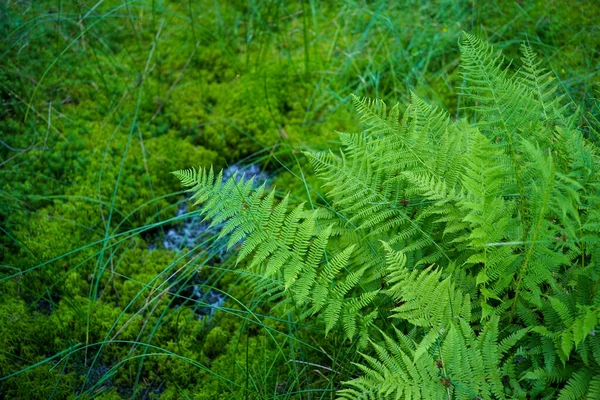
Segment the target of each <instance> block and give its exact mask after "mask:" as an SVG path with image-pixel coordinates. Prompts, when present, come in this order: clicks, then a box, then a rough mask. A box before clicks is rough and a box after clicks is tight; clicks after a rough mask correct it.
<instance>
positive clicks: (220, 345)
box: [202, 326, 230, 358]
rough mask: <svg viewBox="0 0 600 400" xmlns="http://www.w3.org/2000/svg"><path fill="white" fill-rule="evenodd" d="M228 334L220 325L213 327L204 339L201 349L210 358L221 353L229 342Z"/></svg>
mask: <svg viewBox="0 0 600 400" xmlns="http://www.w3.org/2000/svg"><path fill="white" fill-rule="evenodd" d="M229 336H230V335H228V334H227V332H226V331H225V330H223V329H222V328H221V327H218V326H217V327H214V328H213V329H211V331H210V333H209V334H208V335H207V336H206V338H205V339H204V345H203V346H202V350H203V351H204V354H206V355H207V356H208V357H210V358H215V357H216V356H218V355H220V354H222V353H223V352H224V351H225V346H226V345H227V343H228V342H229V339H230V337H229Z"/></svg>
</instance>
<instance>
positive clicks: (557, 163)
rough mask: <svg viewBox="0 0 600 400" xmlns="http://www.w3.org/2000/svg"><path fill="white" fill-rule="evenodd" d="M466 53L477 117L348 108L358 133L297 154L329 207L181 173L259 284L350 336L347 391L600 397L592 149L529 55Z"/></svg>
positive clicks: (597, 173) (597, 162)
mask: <svg viewBox="0 0 600 400" xmlns="http://www.w3.org/2000/svg"><path fill="white" fill-rule="evenodd" d="M460 48H461V54H462V61H463V62H462V65H463V70H462V71H463V72H462V73H463V75H464V81H465V86H464V87H463V88H462V91H463V95H464V96H465V98H466V104H468V105H467V111H468V113H469V116H470V117H473V118H472V119H473V120H475V121H476V122H474V123H473V122H469V121H467V120H453V119H452V118H450V116H448V115H447V113H445V112H443V111H441V110H439V109H436V108H435V107H431V106H429V105H427V104H426V103H425V102H424V101H423V100H422V99H420V98H418V97H417V96H416V95H414V94H413V95H412V96H411V104H410V105H408V107H407V108H406V111H405V112H404V113H401V108H400V106H399V105H395V106H393V107H391V108H388V107H387V106H386V104H385V103H384V102H383V101H381V100H369V99H360V98H357V97H353V102H354V106H355V108H356V110H357V112H358V114H359V116H360V120H361V123H362V124H363V125H364V127H365V128H364V130H363V131H362V132H361V133H356V134H348V133H340V143H341V149H339V150H335V151H333V150H332V151H327V152H320V153H318V152H307V153H306V155H307V157H308V158H309V160H310V162H311V165H312V166H313V168H314V171H315V174H316V175H317V177H319V178H320V179H321V181H322V182H323V188H324V190H325V192H326V196H327V198H328V200H329V201H328V203H327V205H323V206H318V205H317V206H316V207H315V208H314V209H312V210H306V209H305V208H304V206H303V204H300V205H293V204H291V200H290V198H289V197H284V198H282V199H277V198H276V196H275V192H274V191H273V190H267V188H266V187H265V186H261V187H259V188H258V189H254V188H253V184H252V181H248V182H244V181H243V180H240V181H238V180H237V179H236V177H235V176H234V177H232V178H231V179H229V180H227V181H225V182H223V181H222V176H221V175H220V174H217V175H215V174H214V173H213V171H212V170H198V171H196V170H194V169H191V170H183V171H178V172H175V175H176V176H177V177H178V178H179V179H180V180H181V182H182V184H184V185H185V186H187V187H189V188H190V191H191V192H192V193H193V196H192V199H193V200H194V201H195V204H198V205H201V211H200V212H201V213H202V215H204V217H205V218H206V219H207V220H210V221H211V224H212V225H213V226H218V227H220V229H221V231H220V234H219V237H220V238H228V248H229V249H235V250H236V251H237V253H238V258H237V261H238V265H239V266H244V268H245V271H246V272H245V275H248V276H252V277H253V280H252V282H253V283H254V284H255V285H256V290H257V291H260V290H262V291H263V292H265V293H270V294H275V295H274V297H273V296H272V297H271V300H272V301H276V302H277V303H278V304H281V305H284V307H283V309H284V312H294V313H296V315H298V316H299V317H300V318H301V319H310V320H311V322H313V323H314V322H315V321H320V323H321V324H322V327H323V330H324V332H325V333H327V334H336V335H337V334H342V335H343V336H344V337H345V338H347V339H351V340H357V344H358V348H359V349H360V350H361V351H362V353H361V354H362V357H363V360H364V362H363V363H358V364H356V368H357V371H359V373H360V376H358V377H354V379H349V380H347V382H346V383H345V385H346V386H345V389H343V390H340V391H339V392H338V396H339V397H340V398H343V399H381V398H394V399H404V398H407V399H408V398H412V399H414V398H448V399H463V398H464V399H473V398H480V399H504V398H525V397H527V396H529V397H531V398H534V397H535V398H560V399H595V398H599V397H600V375H599V374H598V371H600V335H596V331H597V329H598V321H599V319H600V311H599V310H600V291H599V286H600V269H599V267H598V266H599V263H600V211H599V210H600V158H599V157H598V154H597V149H596V148H595V147H594V145H593V144H592V143H590V142H589V141H588V140H587V139H586V138H585V137H584V136H583V134H582V133H581V132H580V131H579V130H578V129H577V121H576V118H575V116H574V115H572V114H569V110H570V108H569V105H568V104H567V103H566V101H565V99H564V98H563V97H561V96H557V94H556V93H557V89H556V87H554V86H553V82H552V80H551V79H549V78H550V77H551V75H550V73H549V72H546V71H544V70H543V69H542V68H541V65H542V64H541V62H540V61H537V59H536V56H535V54H534V52H533V50H532V49H531V48H529V47H528V46H522V52H523V60H522V62H523V66H522V68H521V69H520V70H518V71H517V72H516V73H513V72H511V69H510V68H508V67H505V66H504V65H503V59H502V57H501V56H499V55H497V53H496V51H495V50H494V49H493V47H492V46H491V45H489V44H487V43H485V42H483V41H481V40H479V39H478V38H476V37H474V36H472V35H469V34H465V35H464V39H463V41H462V43H461V46H460ZM367 344H370V346H368V347H367Z"/></svg>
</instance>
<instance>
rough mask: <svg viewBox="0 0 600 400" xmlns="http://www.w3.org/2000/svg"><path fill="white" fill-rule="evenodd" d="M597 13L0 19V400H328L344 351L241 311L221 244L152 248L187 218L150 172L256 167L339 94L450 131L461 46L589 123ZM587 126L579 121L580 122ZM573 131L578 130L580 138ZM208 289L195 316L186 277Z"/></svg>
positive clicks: (346, 356)
mask: <svg viewBox="0 0 600 400" xmlns="http://www.w3.org/2000/svg"><path fill="white" fill-rule="evenodd" d="M599 15H600V10H599V7H598V5H597V4H596V2H594V1H591V0H590V1H577V2H564V1H553V2H547V1H532V2H519V1H518V2H515V3H510V2H500V1H498V2H486V3H485V5H484V4H480V2H475V1H458V2H456V1H442V0H440V1H425V2H423V1H401V2H396V1H390V2H387V1H375V2H361V1H358V2H354V1H345V2H333V3H332V2H321V3H320V2H313V1H310V2H283V1H269V2H267V1H264V2H263V1H247V2H245V1H234V2H224V1H202V2H196V1H190V2H185V1H154V0H153V1H150V0H140V1H125V2H123V1H117V0H110V1H109V0H107V1H104V2H98V3H93V2H88V3H83V2H61V1H54V0H52V1H51V0H48V1H36V2H10V1H9V2H6V1H3V2H1V3H0V32H1V37H2V41H1V42H0V97H1V99H2V107H0V138H1V140H2V142H1V143H0V174H1V175H0V196H1V198H2V200H1V201H0V229H1V231H2V234H1V235H0V264H1V265H0V274H1V275H0V377H3V378H0V379H2V380H1V381H0V398H7V399H8V398H29V399H34V398H40V399H48V398H56V399H60V398H92V397H98V398H103V399H113V398H158V397H161V398H165V399H175V398H194V399H219V398H223V399H225V398H227V399H230V398H275V397H277V398H280V397H281V398H330V397H332V396H333V393H334V391H335V389H336V384H337V382H339V381H341V380H342V379H343V378H347V377H351V376H353V374H354V373H355V370H354V369H353V367H352V366H351V365H350V361H353V360H355V359H356V355H354V354H353V348H352V344H351V343H343V340H342V338H339V337H335V336H334V335H329V336H328V337H327V338H325V337H324V336H323V332H322V331H321V330H319V329H316V328H314V327H306V326H300V325H298V324H297V323H296V322H295V321H294V319H293V317H294V316H290V315H286V314H285V313H283V312H279V311H278V310H277V309H272V308H271V305H272V304H271V303H268V302H264V301H262V300H261V299H260V298H256V297H255V296H254V295H253V294H252V291H251V290H250V288H249V285H248V284H247V283H245V281H244V280H243V279H241V278H240V277H239V276H238V275H237V274H235V273H233V272H231V269H232V266H233V260H228V259H227V258H224V259H223V258H221V257H220V256H219V254H220V253H221V250H222V249H219V248H215V247H214V246H210V245H208V244H206V243H197V246H196V247H195V248H192V249H186V251H184V252H180V253H174V252H171V251H167V250H165V249H160V248H159V249H155V250H152V251H149V249H148V247H149V243H148V240H149V239H148V238H150V237H156V236H157V235H158V236H160V234H161V231H164V230H165V229H167V228H168V227H170V226H173V225H176V224H177V223H181V221H182V220H184V219H185V218H188V217H189V214H186V215H182V216H176V212H177V209H178V204H180V202H182V201H186V200H185V198H184V196H182V193H181V192H179V184H178V182H177V180H176V179H174V178H173V177H172V176H171V175H170V174H169V172H170V171H173V170H176V169H180V168H184V167H188V166H191V165H196V166H198V165H200V166H208V165H211V164H212V165H214V166H215V168H217V169H218V168H221V167H225V166H227V165H230V164H233V163H238V162H239V163H242V164H250V163H257V164H259V165H261V166H262V167H263V168H265V169H268V170H269V171H271V172H273V173H274V174H275V176H276V178H275V181H276V183H277V187H278V188H279V189H280V190H282V191H288V190H289V191H292V192H293V193H296V194H301V193H303V192H306V191H307V190H308V191H309V194H310V195H311V196H312V198H313V199H315V200H316V199H317V198H318V190H314V191H313V189H312V188H313V187H316V185H314V178H312V177H311V176H308V175H307V172H306V170H305V166H306V162H305V161H304V160H303V158H302V155H301V153H300V151H301V150H302V149H303V148H306V147H313V148H314V147H322V146H324V145H326V144H330V142H331V141H332V140H334V138H335V137H336V136H335V131H336V130H342V131H344V130H353V129H355V128H354V127H355V126H356V124H357V121H356V120H355V117H354V116H353V112H352V110H351V107H350V105H349V96H350V94H351V93H354V94H357V95H359V96H362V95H367V96H371V97H379V98H385V99H387V100H388V101H396V100H397V101H399V102H401V103H403V102H405V100H406V99H407V98H408V96H409V95H410V91H415V92H416V93H418V94H420V95H421V96H423V97H425V98H428V99H430V101H431V102H432V103H435V104H438V105H441V106H443V107H445V108H447V109H448V110H449V111H450V112H451V113H453V114H455V115H457V116H459V115H460V113H461V108H460V96H456V95H454V93H455V92H456V91H455V90H454V89H455V88H457V87H458V88H460V87H461V84H462V82H461V77H460V74H459V70H458V69H457V65H458V62H457V60H458V50H457V43H458V37H459V35H460V32H461V30H467V31H470V32H472V33H475V34H478V35H479V36H480V37H482V38H485V39H487V40H489V41H491V42H493V43H494V44H495V45H496V46H498V47H499V48H502V49H504V51H505V54H507V55H508V56H509V57H512V56H516V55H517V52H518V45H519V43H520V42H521V41H523V40H526V41H529V43H530V44H531V45H532V46H533V47H534V48H535V49H536V50H537V51H538V52H539V53H541V55H542V57H543V58H544V59H545V60H546V65H545V67H546V68H549V69H552V70H553V71H554V72H555V74H554V75H553V76H554V79H559V80H560V81H561V83H562V84H563V86H564V88H565V91H566V93H567V94H568V95H569V96H571V97H572V98H573V99H575V100H576V102H577V103H579V104H582V105H586V106H587V107H582V109H591V110H593V112H592V114H590V115H585V116H584V118H583V119H582V120H583V121H584V122H583V123H584V124H589V125H593V124H594V123H595V121H597V118H598V108H597V107H596V108H595V109H594V107H593V106H590V105H591V104H593V101H594V98H595V97H597V90H598V81H599V79H598V70H599V68H600V57H599V54H598V37H599V36H600V27H599V26H598V16H599ZM594 113H595V114H594ZM589 132H590V135H591V129H590V130H589ZM198 271H199V274H200V276H201V277H202V282H203V284H204V285H205V286H207V287H214V288H215V289H216V290H220V291H223V292H224V293H226V295H227V299H228V300H227V301H226V303H225V305H224V306H223V307H222V308H221V309H220V310H218V311H217V312H216V313H215V314H214V316H213V317H212V318H207V317H204V318H198V314H197V313H196V312H195V310H196V309H198V308H199V307H205V306H206V305H205V304H202V302H199V301H198V300H197V299H189V298H185V296H184V295H183V294H184V293H186V290H187V289H189V288H190V286H192V285H193V284H195V283H193V282H194V281H193V280H194V279H197V278H195V276H196V274H197V273H198Z"/></svg>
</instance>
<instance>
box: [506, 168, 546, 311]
mask: <svg viewBox="0 0 600 400" xmlns="http://www.w3.org/2000/svg"><path fill="white" fill-rule="evenodd" d="M554 173H555V167H554V163H552V173H551V174H550V179H549V182H548V187H547V188H546V192H545V193H544V201H543V203H542V208H541V209H540V215H539V217H538V221H537V225H536V227H535V231H534V232H533V237H532V238H531V246H529V250H527V254H526V255H525V262H524V263H523V267H522V268H521V271H520V273H519V279H518V281H517V287H516V288H515V298H514V300H513V305H512V309H511V318H512V316H513V315H514V313H515V310H516V308H517V302H518V301H519V292H520V290H521V284H522V283H523V277H524V276H525V274H526V273H527V268H528V267H529V260H531V254H532V253H533V248H534V247H535V242H536V239H537V236H538V233H539V232H540V228H541V226H542V221H543V220H544V212H545V210H546V207H547V205H548V198H549V197H550V192H551V191H552V182H554Z"/></svg>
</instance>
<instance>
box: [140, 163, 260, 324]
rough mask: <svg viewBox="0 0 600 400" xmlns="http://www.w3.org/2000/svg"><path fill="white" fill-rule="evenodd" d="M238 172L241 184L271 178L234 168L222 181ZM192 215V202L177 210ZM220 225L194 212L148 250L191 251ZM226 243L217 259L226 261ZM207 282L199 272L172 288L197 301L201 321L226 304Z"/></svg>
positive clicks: (220, 246)
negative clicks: (208, 286) (251, 180)
mask: <svg viewBox="0 0 600 400" xmlns="http://www.w3.org/2000/svg"><path fill="white" fill-rule="evenodd" d="M236 172H237V173H238V175H237V176H236V180H237V181H239V180H240V179H242V177H243V178H244V180H245V181H248V180H249V179H251V178H252V177H254V185H255V186H256V187H258V186H260V185H262V184H263V182H265V181H267V179H268V178H269V176H268V174H267V173H266V172H263V171H261V170H260V168H259V167H258V166H256V165H253V164H251V165H247V166H242V165H237V164H235V165H232V166H230V167H229V168H227V169H225V170H224V171H223V181H225V180H227V179H229V178H231V177H232V176H233V175H234V174H235V173H236ZM188 213H189V201H185V202H182V203H181V204H180V205H179V207H178V209H177V216H178V217H180V216H183V215H186V214H188ZM219 229H220V227H219V226H216V227H215V226H213V227H210V222H203V221H202V218H201V217H199V216H198V213H191V214H189V215H188V216H187V218H185V219H184V221H183V223H182V224H177V225H172V226H166V227H165V234H164V235H162V236H159V237H157V238H156V239H155V240H151V241H150V242H149V245H148V248H149V250H150V251H152V250H154V249H158V248H162V249H165V250H168V251H172V252H174V253H176V254H179V253H181V252H183V251H184V249H192V248H194V247H195V246H197V245H198V244H200V243H202V242H204V241H206V240H208V239H210V238H211V237H212V238H214V237H216V235H218V233H219ZM221 240H222V241H223V243H222V244H221V243H217V244H216V246H214V247H215V248H217V249H221V250H219V252H218V253H217V254H215V255H216V256H218V257H219V258H220V259H221V260H223V261H224V260H226V258H227V257H228V256H229V254H227V253H226V250H225V249H226V243H227V238H222V239H221ZM206 283H207V282H203V281H201V280H200V277H199V274H198V273H196V274H195V275H194V277H192V278H191V280H190V281H188V282H187V283H186V284H185V287H182V286H179V287H178V286H177V285H175V286H174V287H173V288H172V289H171V292H172V293H178V294H179V296H180V297H181V298H187V299H192V300H194V301H196V304H198V307H196V308H195V313H196V315H197V316H198V318H199V319H200V318H203V317H205V316H208V317H209V318H210V317H212V315H213V314H214V312H215V310H216V309H218V308H219V307H222V306H223V305H224V303H225V295H223V294H222V293H220V292H218V291H216V290H213V289H207V288H206V287H205V286H206ZM182 303H183V302H182V301H179V302H173V307H179V306H180V305H181V304H182Z"/></svg>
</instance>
